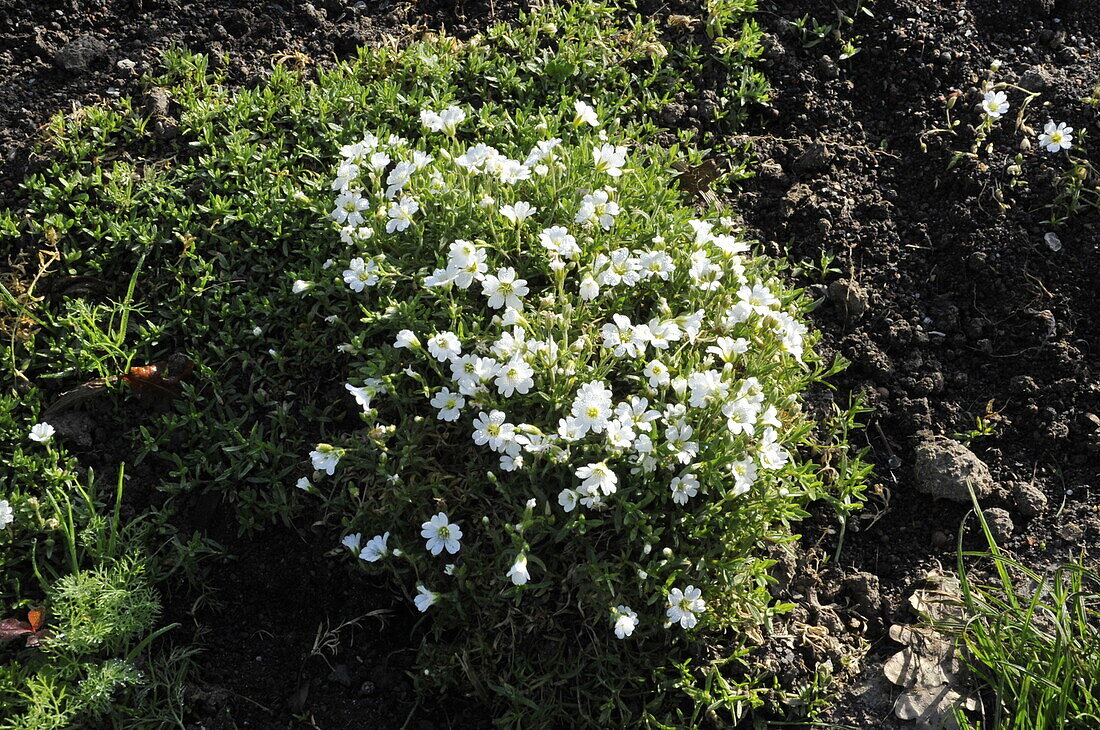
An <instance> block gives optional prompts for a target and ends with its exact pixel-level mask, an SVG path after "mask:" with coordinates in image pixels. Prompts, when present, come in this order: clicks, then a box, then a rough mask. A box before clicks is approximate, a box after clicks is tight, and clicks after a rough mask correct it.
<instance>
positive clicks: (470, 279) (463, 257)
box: [447, 240, 489, 289]
mask: <svg viewBox="0 0 1100 730" xmlns="http://www.w3.org/2000/svg"><path fill="white" fill-rule="evenodd" d="M485 259H486V253H485V249H483V248H478V247H477V246H475V245H474V244H472V243H470V242H469V241H463V240H458V241H455V242H454V243H452V244H451V246H450V251H449V253H448V254H447V268H448V270H449V271H450V274H451V277H452V278H453V280H454V283H455V285H456V286H458V287H459V288H461V289H468V288H469V287H470V285H471V284H473V283H474V282H475V281H481V279H482V278H483V277H484V276H485V272H486V271H488V270H489V267H488V265H487V264H486V263H485Z"/></svg>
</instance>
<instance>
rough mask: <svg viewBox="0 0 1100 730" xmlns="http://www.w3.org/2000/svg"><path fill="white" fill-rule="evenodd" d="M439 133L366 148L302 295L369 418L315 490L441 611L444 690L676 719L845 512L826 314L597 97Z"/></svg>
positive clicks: (357, 147)
mask: <svg viewBox="0 0 1100 730" xmlns="http://www.w3.org/2000/svg"><path fill="white" fill-rule="evenodd" d="M441 101H444V102H445V101H446V100H441ZM420 119H421V122H422V124H423V129H422V131H420V133H419V134H418V135H417V138H416V139H412V140H410V139H405V138H403V137H401V136H398V135H397V134H396V133H394V127H392V126H381V127H376V128H375V129H374V130H372V131H370V132H367V133H366V135H365V136H364V137H363V138H361V139H355V140H354V141H349V142H348V144H346V145H344V146H343V147H342V148H341V150H340V152H341V156H342V159H341V162H340V164H339V166H338V168H337V171H336V176H335V179H334V180H333V181H332V183H331V188H332V190H333V191H334V193H333V195H334V201H333V205H332V206H331V207H332V209H331V212H329V214H328V215H329V217H330V218H332V219H333V220H334V221H336V223H337V226H336V227H335V228H336V230H334V231H333V233H332V234H331V236H330V242H329V243H328V244H327V245H323V248H322V250H323V251H324V252H326V253H325V254H323V255H326V256H327V258H325V259H324V261H323V262H320V261H319V262H318V263H319V265H318V266H317V267H316V268H314V269H303V270H299V271H297V272H296V276H297V277H298V278H297V280H296V281H293V282H291V281H287V283H286V286H288V287H292V289H293V290H294V291H296V292H298V293H299V294H300V295H301V296H303V297H305V298H306V299H307V300H308V301H310V302H311V304H312V307H311V315H312V316H313V317H315V318H318V319H323V320H324V321H326V322H328V323H330V324H331V326H333V327H335V328H338V330H339V331H341V332H342V333H345V335H346V337H347V339H348V341H347V342H345V343H343V344H341V345H339V346H338V349H339V350H340V351H341V352H342V353H346V354H347V356H348V357H349V359H350V361H351V365H350V367H349V373H350V374H351V376H352V377H351V379H350V380H349V381H348V382H347V383H346V386H345V387H346V389H347V390H348V391H349V392H350V393H351V394H352V395H353V396H354V397H355V399H356V401H357V403H358V404H359V406H361V408H362V411H363V413H362V420H363V427H362V428H361V429H359V430H356V431H352V432H350V433H343V434H334V435H333V436H332V437H331V438H330V439H329V440H328V441H327V442H324V443H319V444H317V445H316V447H315V449H314V450H313V451H312V452H311V453H310V457H311V460H312V466H313V468H314V469H315V470H316V471H315V472H314V474H313V479H312V480H311V479H309V478H303V479H302V481H301V482H300V486H302V487H303V488H305V489H308V490H310V491H316V492H317V493H318V494H320V495H322V496H323V497H324V498H325V499H326V501H327V502H328V508H329V509H336V510H339V511H341V512H342V513H343V514H345V516H346V521H347V525H348V526H349V528H350V529H354V530H355V532H353V533H351V534H349V535H347V536H346V537H345V538H344V544H345V545H346V546H347V547H348V548H350V549H351V551H352V552H353V553H355V554H356V555H357V556H358V557H359V558H360V559H361V560H362V561H364V562H365V563H367V564H370V565H372V566H374V567H376V568H377V567H381V568H384V569H387V570H389V571H390V572H392V573H393V574H394V576H395V577H396V578H397V585H398V586H399V587H400V588H401V589H402V590H404V591H405V592H406V594H407V595H408V596H410V598H411V600H412V602H413V603H415V605H416V607H417V608H418V609H419V610H420V611H424V612H429V613H430V615H431V621H432V629H431V631H430V636H429V638H428V639H427V640H426V641H425V643H424V645H423V646H422V648H421V659H420V664H419V666H420V668H421V669H422V671H423V675H424V679H423V680H422V684H423V685H425V686H428V685H432V684H434V685H439V686H442V687H454V686H456V685H457V686H459V687H466V686H468V685H470V684H472V685H473V686H474V687H480V688H483V689H489V690H493V691H495V692H497V693H500V694H502V695H504V696H505V697H506V698H507V699H508V700H509V701H510V702H511V703H512V704H513V705H514V706H515V707H516V708H517V709H519V708H524V709H523V712H524V713H528V714H529V713H530V712H531V711H532V710H531V709H530V708H538V710H537V713H538V716H539V717H541V718H544V720H543V721H544V722H551V723H553V722H563V721H565V719H566V718H567V717H572V718H574V722H579V720H577V719H576V718H585V722H595V723H596V724H599V725H603V726H606V724H607V723H612V724H618V723H622V722H628V721H637V720H638V719H639V718H640V717H643V716H644V717H647V718H648V719H649V720H651V721H653V720H659V721H660V722H669V721H671V718H672V717H673V715H671V714H666V713H667V712H668V708H666V707H664V706H663V705H665V704H666V703H665V702H663V701H662V700H661V699H660V698H651V697H647V695H650V694H651V693H652V690H653V688H654V687H657V686H661V685H662V684H667V683H670V682H671V683H676V682H680V683H686V684H687V686H688V687H690V686H691V685H693V684H696V683H698V684H699V685H702V683H703V676H704V675H705V674H706V672H708V671H711V670H713V671H717V669H716V667H717V666H718V664H721V663H722V662H721V661H719V662H717V663H714V662H712V661H709V660H707V659H705V658H703V657H700V656H699V655H698V652H699V651H700V650H703V651H705V647H706V645H707V643H708V640H707V637H708V636H710V637H714V636H719V635H720V634H721V632H722V631H725V630H731V631H738V630H744V628H745V627H746V626H753V627H755V626H759V625H760V624H762V623H765V622H766V621H767V620H768V617H769V615H770V613H771V608H770V607H769V603H770V599H769V595H768V593H767V591H766V586H767V577H766V570H767V567H768V565H769V562H768V560H767V553H766V550H765V549H764V546H765V545H767V544H770V543H777V542H783V541H785V540H786V539H788V538H789V524H790V522H792V521H794V520H796V519H798V518H799V517H801V516H802V515H803V512H802V507H803V506H804V505H805V504H806V503H807V502H808V501H810V500H813V499H817V498H820V497H822V496H824V494H825V492H826V489H827V488H826V487H825V485H824V484H823V483H822V480H821V477H820V476H819V474H818V471H817V468H816V467H815V465H814V464H813V463H812V462H809V461H805V460H803V459H801V458H799V457H798V451H799V447H800V446H802V445H803V444H804V443H806V437H807V434H808V433H809V431H810V429H811V427H812V422H811V421H810V420H809V419H807V417H806V416H805V415H804V414H803V412H802V410H801V405H800V400H799V394H800V393H801V391H803V390H804V389H805V388H806V386H807V385H808V384H809V383H810V382H811V381H812V380H813V379H814V378H815V377H816V376H818V375H819V374H820V371H819V370H818V369H815V367H813V365H812V363H814V362H815V359H814V358H813V357H812V353H811V352H810V351H809V349H808V348H809V344H810V342H809V341H807V337H806V335H807V328H806V326H805V325H804V324H803V323H802V321H801V319H800V317H801V314H802V312H803V310H804V308H805V306H806V302H805V300H803V299H801V298H800V297H799V296H798V294H797V292H793V291H789V290H787V289H786V288H785V287H784V285H783V283H782V281H781V280H780V279H779V278H778V277H777V275H776V270H775V267H774V265H773V264H769V263H768V262H766V261H765V260H763V259H761V258H759V257H756V256H753V255H751V253H750V244H749V242H747V241H745V240H743V239H742V238H741V237H740V236H739V235H738V231H736V230H734V229H732V228H731V222H730V221H729V219H722V218H712V217H711V215H705V216H703V217H698V216H697V213H696V212H695V211H694V210H693V209H691V208H689V207H687V206H685V205H684V204H683V203H682V202H681V195H680V193H679V192H678V191H677V190H676V189H675V187H674V186H673V185H672V184H671V183H672V171H671V168H670V164H669V163H670V162H671V160H672V159H673V156H672V155H670V154H669V153H668V152H667V151H665V150H660V149H655V148H653V147H652V146H647V145H639V144H637V142H636V141H635V140H631V139H629V137H627V136H625V135H624V134H623V130H622V128H621V127H620V125H619V124H618V122H617V121H616V120H613V119H611V120H606V122H605V121H604V120H601V119H600V116H599V113H598V111H597V110H596V109H594V108H593V107H591V106H589V105H588V104H587V103H586V102H585V101H583V100H573V101H572V103H570V102H569V101H565V102H564V103H560V104H559V105H558V106H551V107H549V108H546V109H539V110H535V111H532V112H521V113H517V114H514V115H511V116H510V118H508V117H504V118H502V117H501V115H500V114H499V112H498V110H496V109H494V108H488V109H483V110H481V111H480V113H479V112H478V110H475V109H472V108H464V107H459V106H455V105H449V106H445V107H440V108H438V109H433V108H425V109H421V110H420ZM318 258H319V257H318ZM808 363H809V364H808ZM851 496H853V495H847V497H851ZM847 497H846V498H847ZM371 535H373V536H371ZM696 664H697V665H698V666H699V668H700V670H701V674H697V673H696V671H695V666H694V665H696ZM675 706H676V703H675V702H673V703H671V707H675ZM639 710H640V711H639Z"/></svg>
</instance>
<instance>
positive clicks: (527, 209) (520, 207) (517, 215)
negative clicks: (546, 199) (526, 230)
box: [500, 200, 538, 225]
mask: <svg viewBox="0 0 1100 730" xmlns="http://www.w3.org/2000/svg"><path fill="white" fill-rule="evenodd" d="M536 212H538V208H536V207H535V206H533V205H531V204H530V203H528V202H527V201H524V200H521V201H519V202H518V203H515V204H514V205H502V206H501V207H500V214H501V215H502V216H504V217H505V218H507V219H508V220H510V221H512V222H513V223H515V224H516V225H519V224H520V223H523V222H524V221H525V220H527V219H528V218H530V217H531V216H533V215H534V214H535V213H536Z"/></svg>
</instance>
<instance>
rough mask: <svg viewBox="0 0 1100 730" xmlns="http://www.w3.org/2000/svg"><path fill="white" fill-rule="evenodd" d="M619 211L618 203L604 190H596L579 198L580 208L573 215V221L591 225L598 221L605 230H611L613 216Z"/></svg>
mask: <svg viewBox="0 0 1100 730" xmlns="http://www.w3.org/2000/svg"><path fill="white" fill-rule="evenodd" d="M619 212H620V209H619V204H618V203H616V202H615V201H614V200H611V196H610V194H609V193H608V192H607V191H606V190H596V191H594V192H592V193H589V194H588V195H585V196H584V197H583V198H581V205H580V208H579V209H578V210H577V214H576V215H575V216H573V222H575V223H583V224H584V225H586V226H592V225H594V224H596V223H599V224H600V226H601V227H602V228H603V229H604V230H605V231H608V230H611V226H612V225H614V223H615V216H617V215H618V214H619Z"/></svg>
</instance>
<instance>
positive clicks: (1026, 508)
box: [1012, 482, 1047, 517]
mask: <svg viewBox="0 0 1100 730" xmlns="http://www.w3.org/2000/svg"><path fill="white" fill-rule="evenodd" d="M1012 498H1013V499H1014V500H1016V509H1017V510H1018V511H1019V512H1020V514H1021V515H1023V516H1024V517H1034V516H1036V515H1038V514H1040V513H1042V512H1044V511H1045V510H1046V508H1047V496H1046V495H1045V494H1043V490H1041V489H1039V488H1038V487H1037V486H1035V485H1034V484H1032V483H1031V482H1015V483H1013V485H1012Z"/></svg>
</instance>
